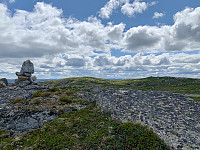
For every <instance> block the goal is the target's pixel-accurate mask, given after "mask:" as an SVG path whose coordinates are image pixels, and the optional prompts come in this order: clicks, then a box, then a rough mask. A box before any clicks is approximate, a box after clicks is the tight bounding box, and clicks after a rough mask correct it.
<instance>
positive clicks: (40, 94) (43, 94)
mask: <svg viewBox="0 0 200 150" xmlns="http://www.w3.org/2000/svg"><path fill="white" fill-rule="evenodd" d="M50 95H51V92H48V91H42V90H39V91H37V92H35V93H34V94H33V95H32V98H35V97H49V96H50Z"/></svg>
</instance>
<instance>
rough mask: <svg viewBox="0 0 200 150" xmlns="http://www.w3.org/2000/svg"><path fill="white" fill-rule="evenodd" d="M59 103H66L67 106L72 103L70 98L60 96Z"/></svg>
mask: <svg viewBox="0 0 200 150" xmlns="http://www.w3.org/2000/svg"><path fill="white" fill-rule="evenodd" d="M59 101H60V102H63V103H67V104H70V103H72V100H71V98H70V97H69V96H67V95H63V96H61V97H60V98H59Z"/></svg>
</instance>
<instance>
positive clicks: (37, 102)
mask: <svg viewBox="0 0 200 150" xmlns="http://www.w3.org/2000/svg"><path fill="white" fill-rule="evenodd" d="M33 103H34V104H36V105H39V104H40V103H41V100H39V99H38V98H36V99H35V100H34V102H33Z"/></svg>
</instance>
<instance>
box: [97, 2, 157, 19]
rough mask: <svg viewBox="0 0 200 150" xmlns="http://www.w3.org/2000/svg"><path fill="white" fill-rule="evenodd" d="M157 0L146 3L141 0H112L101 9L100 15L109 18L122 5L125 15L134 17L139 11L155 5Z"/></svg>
mask: <svg viewBox="0 0 200 150" xmlns="http://www.w3.org/2000/svg"><path fill="white" fill-rule="evenodd" d="M155 4H156V2H151V3H146V2H142V1H140V0H134V1H133V2H130V0H110V1H108V2H107V3H106V5H105V6H104V7H102V8H101V9H100V12H99V17H101V18H104V19H109V18H110V16H111V15H112V13H113V11H114V10H115V9H117V8H119V7H121V12H122V13H123V14H124V15H128V16H129V17H133V16H134V15H135V14H137V13H143V12H144V11H145V10H146V9H147V8H148V7H149V6H153V5H155Z"/></svg>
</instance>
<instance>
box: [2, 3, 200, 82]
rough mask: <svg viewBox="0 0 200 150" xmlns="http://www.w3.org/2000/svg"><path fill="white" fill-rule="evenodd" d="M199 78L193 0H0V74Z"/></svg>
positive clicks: (197, 14) (199, 14)
mask: <svg viewBox="0 0 200 150" xmlns="http://www.w3.org/2000/svg"><path fill="white" fill-rule="evenodd" d="M27 59H30V60H31V61H32V62H33V63H34V66H35V73H34V75H35V76H37V77H38V78H43V79H44V78H48V79H58V78H67V77H77V76H93V77H101V78H117V79H119V78H141V77H148V76H176V77H192V78H200V0H155V1H154V0H44V1H40V0H0V66H1V67H0V78H3V77H6V78H11V79H14V78H16V75H15V72H16V71H20V68H21V65H22V63H23V61H25V60H27Z"/></svg>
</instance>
